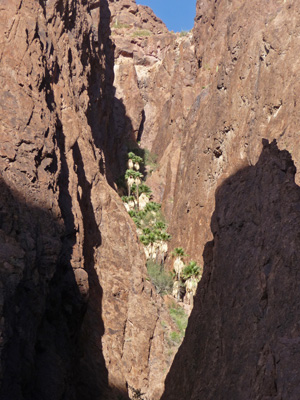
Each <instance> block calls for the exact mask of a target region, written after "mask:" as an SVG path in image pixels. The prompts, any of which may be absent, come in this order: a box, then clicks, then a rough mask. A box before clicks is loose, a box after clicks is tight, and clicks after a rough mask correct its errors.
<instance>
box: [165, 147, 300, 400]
mask: <svg viewBox="0 0 300 400" xmlns="http://www.w3.org/2000/svg"><path fill="white" fill-rule="evenodd" d="M295 172H296V169H295V166H294V164H293V162H292V159H291V156H290V154H289V153H288V152H287V151H279V150H278V148H277V146H276V144H275V142H273V143H271V144H270V145H269V144H268V143H267V141H265V142H264V148H263V151H262V154H261V156H260V158H259V160H258V162H257V164H256V165H255V166H249V167H245V168H244V169H241V170H240V171H238V172H237V173H236V174H234V175H233V176H231V177H230V178H228V179H227V180H226V181H225V182H224V183H223V184H222V185H221V186H220V188H219V189H218V191H217V194H216V209H215V212H214V214H213V218H212V224H211V228H212V232H213V236H214V240H213V241H212V242H209V243H208V244H207V245H206V247H205V251H204V263H205V266H204V276H203V279H202V281H201V282H200V284H199V287H198V292H197V295H196V299H195V306H194V309H193V311H192V314H191V317H190V321H189V326H188V329H187V332H186V337H185V339H184V342H183V344H182V346H181V348H180V350H179V352H178V354H177V356H176V357H175V361H174V363H173V365H172V368H171V371H170V373H169V375H168V378H167V380H166V391H165V394H164V396H163V397H162V399H168V400H171V399H174V400H175V399H176V400H177V399H178V398H185V399H196V398H197V399H198V398H205V399H216V400H218V399H220V400H221V399H222V400H223V399H224V400H226V399H271V398H272V399H298V398H299V395H300V393H299V373H298V365H299V362H300V359H299V352H298V351H297V350H296V348H297V346H298V341H299V322H298V308H299V302H300V298H299V290H298V287H299V277H298V275H299V274H298V272H299V260H298V258H299V254H300V249H299V240H298V237H297V233H296V232H298V219H299V218H300V214H299V202H300V188H299V187H298V186H297V185H296V184H295V182H294V177H295Z"/></svg>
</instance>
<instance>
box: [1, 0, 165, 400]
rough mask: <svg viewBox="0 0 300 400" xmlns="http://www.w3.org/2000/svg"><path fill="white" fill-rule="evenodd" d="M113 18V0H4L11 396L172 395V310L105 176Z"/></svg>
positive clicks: (113, 148) (111, 148) (5, 269)
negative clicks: (166, 382)
mask: <svg viewBox="0 0 300 400" xmlns="http://www.w3.org/2000/svg"><path fill="white" fill-rule="evenodd" d="M109 23H110V11H109V8H108V4H107V1H106V0H101V1H100V2H99V1H86V0H81V1H67V0H66V1H61V0H49V1H42V0H40V1H39V2H37V1H35V0H28V1H27V0H26V1H21V0H20V1H17V0H12V1H2V2H1V4H0V26H1V31H0V42H1V46H0V61H1V68H0V87H1V94H0V116H1V118H0V120H1V122H0V132H1V142H0V173H1V193H0V274H1V275H0V278H1V279H0V281H1V291H0V293H1V309H0V313H1V317H0V324H1V347H0V350H1V354H0V356H1V363H0V364H1V378H2V381H1V392H0V393H1V394H0V397H1V399H2V398H3V399H5V400H10V399H13V400H33V399H43V400H50V399H51V400H56V399H57V400H58V399H65V400H71V399H72V400H73V399H80V400H84V399H88V400H92V399H97V400H99V399H114V397H115V394H117V395H122V396H123V397H124V398H127V385H128V384H129V385H130V386H132V387H134V388H137V389H142V390H143V391H145V390H146V391H147V390H149V387H150V386H151V391H152V393H153V396H155V397H159V396H160V394H161V393H162V390H163V383H162V379H161V371H162V370H164V369H166V368H168V356H167V354H166V352H165V349H164V335H163V328H162V326H161V321H160V318H163V319H164V320H166V319H168V318H169V317H168V314H167V312H166V311H164V310H161V305H162V300H161V298H160V297H158V296H157V295H156V293H155V292H154V291H153V287H152V285H151V284H150V283H149V282H148V281H146V280H145V277H146V268H145V256H144V253H143V249H142V248H141V245H140V243H139V240H138V237H137V235H136V230H135V226H134V224H133V222H132V221H131V219H130V217H129V216H128V214H127V212H126V210H125V208H124V206H123V204H122V202H121V200H120V199H119V197H118V195H117V194H116V192H115V191H114V190H113V189H112V188H111V187H110V186H109V185H108V183H107V180H108V181H109V182H110V183H111V181H112V172H111V171H114V170H118V168H119V166H118V154H119V152H120V151H121V150H122V146H124V141H125V139H126V138H125V137H122V135H121V134H120V135H119V136H118V135H113V132H112V130H111V125H110V124H109V121H110V113H111V109H112V104H113V101H114V92H115V90H114V87H113V86H112V82H113V62H114V52H113V46H112V43H111V41H110V39H109V35H110V27H109ZM119 106H120V107H122V104H119ZM150 366H151V368H150ZM109 387H112V388H113V392H114V393H112V391H111V390H110V388H109Z"/></svg>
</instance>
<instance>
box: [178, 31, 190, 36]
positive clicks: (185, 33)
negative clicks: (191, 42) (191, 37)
mask: <svg viewBox="0 0 300 400" xmlns="http://www.w3.org/2000/svg"><path fill="white" fill-rule="evenodd" d="M188 34H189V32H188V31H181V32H180V35H179V36H180V37H184V36H187V35H188Z"/></svg>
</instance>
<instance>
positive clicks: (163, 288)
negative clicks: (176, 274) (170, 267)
mask: <svg viewBox="0 0 300 400" xmlns="http://www.w3.org/2000/svg"><path fill="white" fill-rule="evenodd" d="M147 270H148V275H149V277H150V279H151V282H152V283H153V285H154V286H155V289H156V291H157V293H159V294H167V293H171V291H172V288H173V279H172V276H171V274H170V273H169V272H166V271H165V269H164V267H163V266H162V265H159V264H156V263H155V262H154V261H152V260H148V261H147Z"/></svg>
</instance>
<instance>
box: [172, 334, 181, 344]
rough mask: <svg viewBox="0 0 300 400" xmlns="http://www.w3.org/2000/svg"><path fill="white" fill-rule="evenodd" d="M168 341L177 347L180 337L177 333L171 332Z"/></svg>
mask: <svg viewBox="0 0 300 400" xmlns="http://www.w3.org/2000/svg"><path fill="white" fill-rule="evenodd" d="M170 339H171V341H172V342H173V343H175V344H177V345H178V344H179V343H180V342H181V340H182V335H181V334H180V333H178V332H175V331H173V332H171V333H170Z"/></svg>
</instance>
